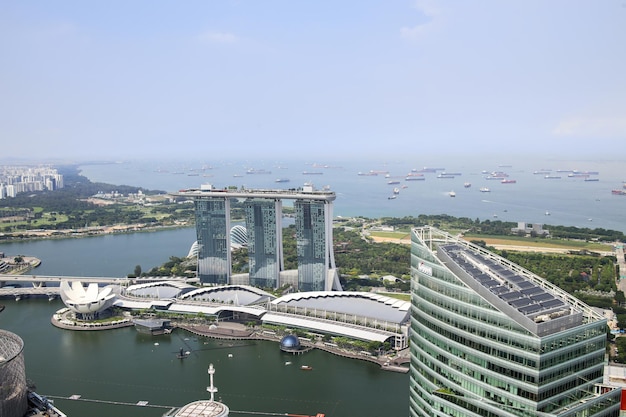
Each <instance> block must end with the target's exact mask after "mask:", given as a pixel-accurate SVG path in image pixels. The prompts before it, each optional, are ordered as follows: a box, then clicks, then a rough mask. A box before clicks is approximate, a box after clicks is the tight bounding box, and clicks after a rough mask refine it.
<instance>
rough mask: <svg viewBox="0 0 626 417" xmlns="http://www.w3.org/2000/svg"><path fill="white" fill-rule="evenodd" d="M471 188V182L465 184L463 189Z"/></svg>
mask: <svg viewBox="0 0 626 417" xmlns="http://www.w3.org/2000/svg"><path fill="white" fill-rule="evenodd" d="M471 186H472V183H471V182H466V183H463V187H465V188H470V187H471Z"/></svg>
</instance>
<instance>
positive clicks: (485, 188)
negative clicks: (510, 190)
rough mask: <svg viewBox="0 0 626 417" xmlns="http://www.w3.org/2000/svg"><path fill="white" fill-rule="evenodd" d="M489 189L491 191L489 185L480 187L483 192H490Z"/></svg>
mask: <svg viewBox="0 0 626 417" xmlns="http://www.w3.org/2000/svg"><path fill="white" fill-rule="evenodd" d="M489 191H491V190H490V189H489V188H487V187H480V192H481V193H488V192H489Z"/></svg>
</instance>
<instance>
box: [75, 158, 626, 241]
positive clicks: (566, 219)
mask: <svg viewBox="0 0 626 417" xmlns="http://www.w3.org/2000/svg"><path fill="white" fill-rule="evenodd" d="M424 167H431V168H442V169H441V170H438V171H437V172H435V173H424V178H425V179H424V180H423V181H406V180H405V178H406V177H407V174H409V173H411V172H412V171H414V170H415V171H419V170H421V169H423V168H424ZM80 169H81V170H82V174H83V175H85V176H86V177H87V178H89V179H90V180H92V181H97V182H105V183H111V184H126V185H134V186H139V187H144V188H147V189H153V190H162V191H166V192H175V191H178V190H180V189H189V188H199V187H200V186H201V185H202V184H212V185H213V186H214V187H217V188H223V187H227V186H236V187H246V188H265V189H286V188H297V187H301V186H303V184H305V183H312V184H313V185H314V186H315V187H316V188H318V189H321V188H323V187H327V188H329V189H330V190H331V191H334V192H335V193H336V194H337V198H336V200H335V202H334V215H335V216H344V217H349V216H364V217H369V218H380V217H404V216H415V217H417V216H418V215H420V214H428V215H433V214H448V215H452V216H455V217H468V218H471V219H479V220H502V221H509V222H516V223H517V222H526V223H541V224H547V225H550V224H551V225H564V226H575V227H588V228H605V229H611V230H618V231H622V232H626V221H624V212H625V211H626V196H621V195H613V194H612V193H611V190H613V189H622V184H623V181H625V180H626V162H624V161H618V160H601V161H599V160H583V159H581V160H576V161H573V160H559V159H546V158H535V157H530V158H521V157H516V156H515V155H509V156H500V157H494V156H492V157H490V158H475V157H474V158H469V157H468V158H463V157H456V158H450V157H448V158H444V157H440V158H438V159H435V158H432V159H428V158H415V159H413V160H409V159H405V160H400V159H399V160H397V161H394V160H376V159H370V160H362V159H358V160H355V159H353V160H339V159H335V160H331V161H302V160H283V161H268V160H259V161H243V160H242V161H237V160H228V161H211V160H205V161H199V160H196V161H186V162H173V161H127V162H118V163H111V164H98V165H82V166H81V167H80ZM250 169H253V170H256V171H257V172H258V171H265V172H269V173H267V174H258V173H257V174H248V173H247V171H248V170H250ZM547 170H549V171H547ZM574 170H577V171H580V172H584V171H590V172H598V174H597V175H596V174H593V175H590V176H589V177H588V178H589V179H594V180H597V181H585V178H583V177H571V176H569V175H570V174H572V171H574ZM370 171H378V172H379V174H378V175H375V176H374V175H359V173H369V172H370ZM443 171H446V172H450V173H458V174H460V175H455V176H454V178H438V177H437V175H438V174H439V173H441V172H443ZM494 171H503V172H505V173H506V174H507V175H508V177H507V178H508V179H512V180H515V183H509V184H503V183H501V182H500V181H498V180H488V179H486V178H487V177H488V176H489V173H491V172H494ZM536 171H545V172H549V173H550V175H551V176H559V177H561V178H559V179H546V178H545V176H546V174H539V173H535V172H536ZM557 171H562V172H557ZM277 179H283V180H285V179H288V180H289V181H288V182H276V180H277ZM389 181H399V184H391V185H390V184H388V183H389ZM465 183H469V184H470V186H469V187H465ZM394 187H398V188H400V192H399V194H398V195H397V198H395V199H389V197H390V196H391V195H392V194H393V188H394ZM482 187H487V188H489V189H490V192H481V191H480V188H482ZM451 191H454V192H455V194H456V196H455V197H450V192H451Z"/></svg>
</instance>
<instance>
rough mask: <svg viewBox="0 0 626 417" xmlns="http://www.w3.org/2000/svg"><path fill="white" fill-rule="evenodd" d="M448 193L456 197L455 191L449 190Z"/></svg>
mask: <svg viewBox="0 0 626 417" xmlns="http://www.w3.org/2000/svg"><path fill="white" fill-rule="evenodd" d="M448 195H449V196H450V197H456V193H455V192H454V191H450V192H449V193H448Z"/></svg>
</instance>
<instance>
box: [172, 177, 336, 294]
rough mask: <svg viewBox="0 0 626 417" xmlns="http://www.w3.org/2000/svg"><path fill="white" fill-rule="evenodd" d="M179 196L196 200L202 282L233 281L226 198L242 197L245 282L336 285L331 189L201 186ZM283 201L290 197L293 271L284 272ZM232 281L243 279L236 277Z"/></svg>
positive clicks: (309, 287)
mask: <svg viewBox="0 0 626 417" xmlns="http://www.w3.org/2000/svg"><path fill="white" fill-rule="evenodd" d="M178 195H179V196H183V197H191V198H193V200H194V202H195V210H196V235H197V244H198V276H199V277H200V281H201V282H202V283H204V284H233V283H235V282H234V281H233V276H232V268H231V253H230V247H231V242H230V239H231V235H230V207H231V200H233V199H237V200H239V201H243V206H244V211H245V224H246V230H247V234H248V236H247V237H248V256H249V275H248V277H247V280H246V282H243V283H246V284H250V285H254V286H259V287H265V288H278V287H281V286H283V285H286V284H289V285H292V286H293V287H294V289H296V290H298V291H330V290H340V289H341V285H340V284H339V277H338V275H337V270H336V267H335V259H334V254H333V231H332V218H333V217H332V216H333V210H332V208H333V206H332V203H333V201H334V200H335V193H334V192H331V191H326V190H324V191H318V190H315V189H313V187H312V186H305V187H303V188H299V189H290V190H248V189H223V190H220V189H215V188H213V187H212V186H209V185H207V186H203V187H202V188H200V189H194V190H182V191H181V192H179V193H178ZM283 200H293V206H294V211H295V226H296V245H297V262H298V269H297V271H285V269H284V254H283V234H282V230H283ZM236 283H242V282H241V280H240V279H239V280H238V281H237V282H236Z"/></svg>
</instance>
